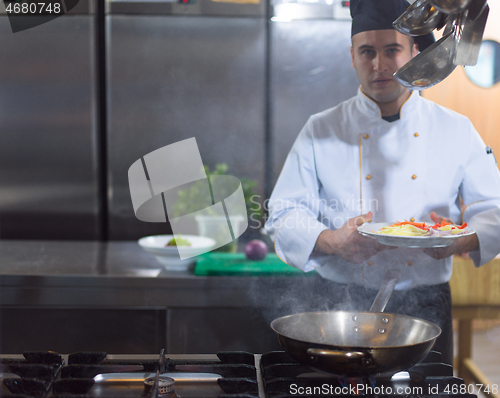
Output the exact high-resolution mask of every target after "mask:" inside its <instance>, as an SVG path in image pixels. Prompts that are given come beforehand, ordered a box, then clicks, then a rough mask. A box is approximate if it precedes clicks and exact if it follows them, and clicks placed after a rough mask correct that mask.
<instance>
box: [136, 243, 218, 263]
mask: <svg viewBox="0 0 500 398" xmlns="http://www.w3.org/2000/svg"><path fill="white" fill-rule="evenodd" d="M181 237H182V238H183V239H187V240H188V241H189V242H191V246H182V253H183V257H184V259H181V257H180V255H179V250H178V249H177V246H166V244H167V243H168V242H169V241H170V240H172V239H173V238H174V235H154V236H146V237H144V238H141V239H139V245H140V246H141V247H142V248H143V249H144V250H145V251H147V252H148V253H151V254H153V255H154V256H155V257H156V259H157V260H158V261H159V262H160V263H161V264H162V265H163V266H164V267H165V268H166V269H168V270H172V271H186V270H189V269H190V268H192V267H193V266H194V264H195V263H196V256H198V255H200V254H203V253H207V252H209V251H211V250H212V249H213V248H214V247H215V240H213V239H211V238H207V237H205V236H197V235H181ZM186 257H187V258H186Z"/></svg>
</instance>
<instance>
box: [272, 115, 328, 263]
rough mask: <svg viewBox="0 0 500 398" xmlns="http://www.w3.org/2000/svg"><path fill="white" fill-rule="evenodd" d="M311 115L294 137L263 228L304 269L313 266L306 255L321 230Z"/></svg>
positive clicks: (287, 260)
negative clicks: (294, 139)
mask: <svg viewBox="0 0 500 398" xmlns="http://www.w3.org/2000/svg"><path fill="white" fill-rule="evenodd" d="M313 134H314V129H313V123H312V121H311V119H309V121H308V122H307V123H306V125H305V126H304V128H303V129H302V131H301V132H300V134H299V136H298V137H297V139H296V141H295V143H294V145H293V147H292V150H291V151H290V153H289V154H288V157H287V158H286V161H285V164H284V166H283V170H282V171H281V174H280V176H279V178H278V181H277V183H276V186H275V188H274V190H273V193H272V195H271V198H270V200H269V218H268V220H267V222H266V227H265V228H266V232H267V233H268V234H269V235H270V236H271V237H272V238H273V240H274V244H275V250H276V254H277V255H278V256H279V257H280V258H281V259H282V260H283V261H284V262H285V263H287V264H289V265H292V266H294V267H296V268H298V269H301V270H303V271H305V272H309V271H312V270H313V269H315V267H316V264H315V263H314V260H311V261H309V257H310V255H311V253H312V251H313V249H314V246H315V244H316V240H317V239H318V236H319V234H320V233H321V232H323V231H324V230H325V229H327V226H326V225H325V224H323V223H322V222H321V221H320V220H319V218H320V215H319V213H320V212H319V188H320V183H319V181H318V177H317V173H316V162H315V156H314V136H313Z"/></svg>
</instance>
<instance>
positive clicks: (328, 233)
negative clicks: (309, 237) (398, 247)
mask: <svg viewBox="0 0 500 398" xmlns="http://www.w3.org/2000/svg"><path fill="white" fill-rule="evenodd" d="M372 218H373V213H372V212H371V211H370V212H368V213H367V214H362V215H361V216H358V217H354V218H350V219H349V220H347V222H346V223H345V224H344V225H342V227H340V228H339V229H337V230H335V231H333V230H331V229H325V230H324V231H323V232H321V233H320V234H319V236H318V239H317V240H316V245H315V246H314V249H315V250H317V251H320V252H322V253H325V254H333V255H336V256H339V257H341V258H343V259H344V260H346V261H349V262H350V263H354V264H360V263H362V262H363V261H366V260H368V259H369V258H370V257H372V256H373V255H374V254H376V253H378V252H379V251H381V250H387V249H395V247H393V246H387V245H382V244H380V243H378V242H377V241H376V240H375V239H371V238H367V237H366V236H363V235H361V234H360V233H359V232H358V230H357V228H358V227H359V226H360V225H362V224H364V223H365V222H369V221H371V220H372Z"/></svg>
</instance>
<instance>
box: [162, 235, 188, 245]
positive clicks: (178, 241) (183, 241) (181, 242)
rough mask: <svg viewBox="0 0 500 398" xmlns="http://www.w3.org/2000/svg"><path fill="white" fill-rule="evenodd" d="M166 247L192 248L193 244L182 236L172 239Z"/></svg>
mask: <svg viewBox="0 0 500 398" xmlns="http://www.w3.org/2000/svg"><path fill="white" fill-rule="evenodd" d="M165 246H191V242H190V241H188V240H187V239H184V238H183V237H181V236H178V237H177V238H172V239H170V240H169V241H168V243H167V244H166V245H165Z"/></svg>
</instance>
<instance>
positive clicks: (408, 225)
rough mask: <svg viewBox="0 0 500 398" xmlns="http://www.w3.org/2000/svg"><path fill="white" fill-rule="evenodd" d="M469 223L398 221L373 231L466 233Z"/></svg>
mask: <svg viewBox="0 0 500 398" xmlns="http://www.w3.org/2000/svg"><path fill="white" fill-rule="evenodd" d="M466 227H467V223H463V224H462V225H455V224H452V223H450V222H447V221H445V220H443V221H441V222H440V223H436V224H434V225H429V224H426V223H424V222H420V223H419V222H410V221H406V220H405V221H403V222H399V221H398V222H396V223H395V224H392V225H388V226H384V227H382V228H380V229H379V230H378V231H372V232H375V233H377V234H384V235H398V236H449V235H461V234H466V233H468V231H467V230H466V229H465V228H466Z"/></svg>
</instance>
